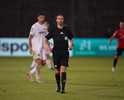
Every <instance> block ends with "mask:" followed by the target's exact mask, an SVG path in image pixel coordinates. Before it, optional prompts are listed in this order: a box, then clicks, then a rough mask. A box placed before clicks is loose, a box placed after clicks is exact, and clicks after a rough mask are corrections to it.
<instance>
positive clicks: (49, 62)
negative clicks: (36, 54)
mask: <svg viewBox="0 0 124 100" xmlns="http://www.w3.org/2000/svg"><path fill="white" fill-rule="evenodd" d="M46 57H47V59H46V63H47V66H48V68H49V70H55V68H53V67H52V64H51V61H50V57H49V54H48V53H46Z"/></svg>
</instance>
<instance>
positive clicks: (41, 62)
mask: <svg viewBox="0 0 124 100" xmlns="http://www.w3.org/2000/svg"><path fill="white" fill-rule="evenodd" d="M36 61H37V66H36V82H38V83H42V82H43V81H42V80H41V79H40V69H41V68H42V67H43V66H44V65H45V64H46V54H45V51H42V52H40V57H39V59H37V60H36Z"/></svg>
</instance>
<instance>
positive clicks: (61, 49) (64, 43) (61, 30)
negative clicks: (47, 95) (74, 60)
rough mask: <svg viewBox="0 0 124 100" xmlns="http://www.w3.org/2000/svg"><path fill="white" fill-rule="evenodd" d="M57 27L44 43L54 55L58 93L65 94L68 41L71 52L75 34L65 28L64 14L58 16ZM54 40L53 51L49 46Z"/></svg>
mask: <svg viewBox="0 0 124 100" xmlns="http://www.w3.org/2000/svg"><path fill="white" fill-rule="evenodd" d="M55 18H56V22H57V27H55V28H52V29H51V30H50V32H49V34H48V35H47V36H46V38H45V40H44V43H45V46H46V49H47V51H48V52H51V51H52V53H53V62H54V66H55V78H56V83H57V89H56V92H60V90H61V93H65V83H66V67H68V60H69V51H68V39H69V40H70V43H71V45H70V47H69V50H72V49H73V39H72V38H73V34H72V33H71V31H70V29H69V28H68V27H65V26H63V22H64V16H63V14H62V13H58V14H57V15H56V17H55ZM50 38H53V41H54V47H53V50H51V48H50V46H49V45H48V40H49V39H50ZM60 70H61V76H62V78H61V82H62V89H61V86H60Z"/></svg>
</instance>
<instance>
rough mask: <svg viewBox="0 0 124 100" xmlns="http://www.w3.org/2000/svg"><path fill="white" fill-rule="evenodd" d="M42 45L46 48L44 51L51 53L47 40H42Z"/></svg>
mask: <svg viewBox="0 0 124 100" xmlns="http://www.w3.org/2000/svg"><path fill="white" fill-rule="evenodd" d="M44 44H45V46H46V50H47V52H50V53H51V51H52V50H51V48H50V46H49V44H48V39H47V38H45V39H44Z"/></svg>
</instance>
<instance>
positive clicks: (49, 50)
mask: <svg viewBox="0 0 124 100" xmlns="http://www.w3.org/2000/svg"><path fill="white" fill-rule="evenodd" d="M46 50H47V52H50V53H51V52H52V49H51V48H50V46H49V45H46Z"/></svg>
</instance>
